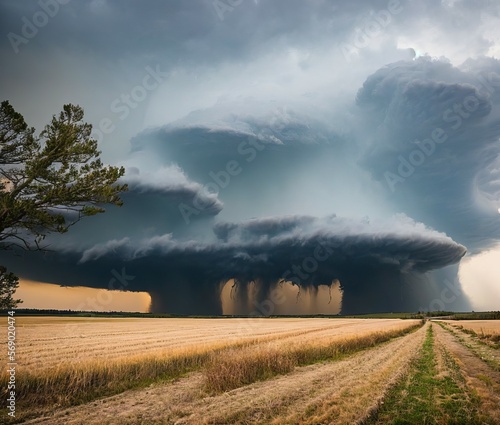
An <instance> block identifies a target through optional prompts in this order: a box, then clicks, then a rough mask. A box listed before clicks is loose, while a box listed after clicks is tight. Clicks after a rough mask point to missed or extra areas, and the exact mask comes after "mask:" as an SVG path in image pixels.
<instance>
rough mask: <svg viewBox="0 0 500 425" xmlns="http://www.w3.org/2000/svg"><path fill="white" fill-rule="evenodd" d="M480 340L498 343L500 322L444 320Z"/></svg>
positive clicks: (499, 339)
mask: <svg viewBox="0 0 500 425" xmlns="http://www.w3.org/2000/svg"><path fill="white" fill-rule="evenodd" d="M444 322H446V323H450V324H451V325H453V326H455V327H457V328H458V329H461V330H463V331H465V332H467V333H469V334H472V335H474V336H476V337H478V338H480V339H482V340H486V341H490V342H493V343H497V344H498V343H500V320H444Z"/></svg>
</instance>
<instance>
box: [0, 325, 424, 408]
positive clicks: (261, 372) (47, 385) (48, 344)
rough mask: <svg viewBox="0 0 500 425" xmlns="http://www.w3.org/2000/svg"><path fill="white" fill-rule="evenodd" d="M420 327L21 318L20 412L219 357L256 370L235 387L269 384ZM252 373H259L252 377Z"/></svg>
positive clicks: (142, 382)
mask: <svg viewBox="0 0 500 425" xmlns="http://www.w3.org/2000/svg"><path fill="white" fill-rule="evenodd" d="M415 323H417V321H411V320H407V321H402V320H397V319H387V320H380V319H374V320H369V319H366V320H356V319H252V320H250V319H87V318H82V319H76V318H71V319H64V318H43V317H42V318H39V317H38V318H31V317H30V318H18V319H17V321H16V325H17V331H18V332H17V352H18V359H17V361H18V365H19V366H18V373H17V383H16V386H17V388H16V392H17V402H18V407H19V411H20V412H27V413H30V411H31V414H33V413H34V410H37V411H41V410H43V409H44V408H47V407H54V406H69V405H74V404H79V403H83V402H88V401H90V400H93V399H95V398H97V397H100V396H104V395H111V394H117V393H120V392H123V391H124V390H127V389H131V388H136V387H143V386H146V385H148V384H149V383H152V382H155V381H158V380H168V379H172V378H176V377H179V376H181V375H183V374H185V373H186V372H189V371H192V370H199V369H202V368H204V367H207V368H208V369H209V370H210V368H212V367H213V364H214V363H213V362H214V359H215V358H218V359H226V360H228V359H231V358H233V359H235V357H232V356H237V355H241V356H243V357H242V358H241V360H242V363H241V368H243V369H244V368H245V367H246V366H245V365H247V366H249V368H248V369H246V370H244V371H243V372H239V373H240V377H239V378H237V380H236V381H235V382H238V380H240V381H241V380H243V381H245V380H249V379H250V381H252V380H253V381H254V380H256V379H264V378H265V377H267V376H272V375H275V374H281V373H286V372H287V371H290V370H291V369H293V367H295V366H296V365H298V364H306V363H310V362H313V361H317V360H320V359H322V358H325V356H330V355H331V354H332V353H334V350H333V347H334V346H335V347H336V350H342V349H343V348H341V347H343V345H342V344H341V342H340V341H341V340H345V344H349V341H354V340H356V338H357V336H367V335H371V334H378V333H381V334H384V335H386V334H387V335H389V334H390V333H391V332H392V333H393V334H394V335H395V334H397V333H398V332H401V331H402V330H404V329H406V328H408V327H411V326H413V325H415ZM381 329H383V331H381ZM349 335H351V336H349ZM356 335H357V336H356ZM372 338H373V337H372ZM377 338H378V337H375V340H373V339H370V341H371V342H370V343H368V342H365V344H366V346H370V344H372V345H373V344H376V343H377V342H376V341H378V340H377ZM368 340H369V339H367V340H366V341H368ZM332 344H333V345H332ZM344 349H346V348H344ZM284 353H285V354H284ZM233 361H234V360H233ZM224 364H229V363H222V362H220V363H219V366H218V367H219V370H221V369H222V368H223V367H224V366H223V365H224ZM256 364H259V365H260V366H259V367H256V366H255V365H256ZM252 365H253V366H252ZM233 372H235V371H234V370H233ZM228 373H231V372H230V371H229V370H228ZM252 373H256V374H257V375H255V376H253V377H251V375H252ZM226 376H227V373H226ZM249 377H250V378H249ZM6 380H7V375H6V373H5V372H4V373H3V374H2V376H1V379H0V388H3V389H5V388H7V386H6ZM231 385H233V387H234V385H235V383H232V384H231ZM4 395H5V394H3V393H1V394H0V396H1V397H3V396H4ZM35 406H36V409H35Z"/></svg>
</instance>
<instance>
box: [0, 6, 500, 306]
mask: <svg viewBox="0 0 500 425" xmlns="http://www.w3.org/2000/svg"><path fill="white" fill-rule="evenodd" d="M499 20H500V4H499V3H498V2H497V1H490V0H484V1H478V0H469V1H460V0H455V1H454V0H443V1H436V0H424V1H418V2H415V1H412V2H410V1H405V0H400V1H398V0H391V1H359V2H341V1H326V0H311V1H303V0H231V1H230V0H219V1H214V0H206V1H205V0H194V1H181V0H161V1H160V0H148V1H142V2H139V1H132V0H121V1H119V0H92V1H85V2H81V1H76V0H72V1H67V0H39V1H22V2H21V1H18V0H0V27H1V33H2V37H1V39H0V40H1V41H0V54H1V58H2V66H1V67H0V93H1V98H2V99H8V100H10V102H11V104H12V105H13V106H14V107H15V108H16V110H18V111H19V112H21V113H22V114H23V115H24V117H25V119H26V121H27V122H28V124H30V125H33V126H35V127H36V128H37V129H38V130H41V129H42V128H43V125H44V124H46V123H47V122H48V121H49V120H50V118H51V116H52V115H53V114H55V113H57V112H58V111H59V110H60V109H61V107H62V105H63V104H65V103H75V104H79V105H81V106H82V107H84V109H85V113H86V120H87V121H88V122H90V123H92V124H93V125H94V133H93V135H94V137H95V138H96V139H98V140H99V143H100V145H99V146H100V149H101V150H102V152H103V155H102V156H103V159H104V161H106V162H107V163H110V164H115V165H118V164H119V165H124V166H125V167H126V168H127V173H126V176H125V181H126V182H128V183H129V185H130V188H131V190H130V192H129V193H127V194H126V195H124V201H125V205H124V207H122V208H121V209H116V208H111V209H110V210H109V211H108V212H106V214H104V215H102V216H99V217H93V218H89V219H88V220H85V222H82V223H79V224H78V225H77V226H75V227H74V228H72V229H71V232H70V233H69V234H67V235H64V236H61V237H53V238H50V239H49V241H50V243H51V244H52V247H54V248H55V249H56V250H57V251H58V252H59V254H57V255H56V254H54V255H49V256H44V257H41V256H33V257H32V256H24V257H13V256H11V255H9V254H5V253H2V257H1V259H0V260H1V261H2V262H3V263H5V264H6V265H8V266H9V267H10V268H12V270H13V271H15V272H16V273H17V274H19V275H20V276H21V277H22V278H23V279H29V280H30V281H43V282H49V283H57V284H62V285H69V286H73V285H84V286H90V287H96V288H105V289H106V288H108V289H109V287H110V286H109V282H110V279H112V278H113V274H112V270H115V271H116V270H118V271H119V270H121V269H122V268H123V267H126V268H127V270H129V274H130V275H133V276H134V278H133V279H131V280H130V281H125V283H126V285H125V286H123V284H122V286H121V287H119V289H130V290H134V291H147V292H149V293H150V294H151V295H152V300H153V301H152V302H153V309H155V310H157V311H165V310H172V309H173V310H176V311H177V312H206V313H210V314H211V313H214V312H215V313H220V312H221V311H222V310H221V309H222V306H221V301H220V291H221V288H222V286H223V283H221V282H225V281H227V280H229V279H233V278H234V279H236V284H235V291H234V293H235V295H234V301H235V305H236V306H237V307H234V306H233V307H234V308H233V309H232V310H231V311H233V310H234V311H240V312H243V313H248V312H251V311H252V310H253V309H254V308H255V305H256V304H258V303H260V304H262V302H264V301H266V300H269V299H270V297H271V295H270V294H271V291H272V290H273V289H275V288H276V285H277V283H278V282H279V281H280V280H281V279H283V280H286V281H292V282H294V283H296V284H297V285H298V286H297V288H301V290H303V291H304V293H305V294H308V296H311V297H324V296H325V294H327V293H328V291H327V292H325V291H319V292H315V291H316V290H317V288H318V286H319V285H330V286H332V287H338V284H337V279H338V280H340V286H341V288H342V289H343V290H344V299H343V308H344V310H343V311H344V312H358V311H359V312H361V311H375V310H378V311H380V310H387V309H415V310H416V309H432V308H434V307H436V309H437V308H441V307H444V308H446V309H451V308H456V309H471V308H473V309H476V310H481V309H500V301H498V300H500V271H499V268H498V267H497V264H498V261H499V260H500V248H499V241H500V214H499V212H500V159H499V152H500V61H499V59H500V22H499ZM318 246H321V247H322V249H323V250H324V251H322V252H321V254H318V252H319V250H318V249H319V248H318ZM325 252H326V254H325ZM465 252H467V254H465ZM323 254H324V255H323ZM464 254H465V257H463V256H464ZM318 256H319V258H318ZM311 258H312V260H309V259H311ZM28 264H30V267H28ZM294 267H295V268H294ZM304 269H306V270H305V271H304ZM308 270H309V271H308ZM288 272H289V273H288ZM287 273H288V274H287ZM122 281H123V279H122ZM129 282H130V284H129ZM232 282H233V281H232ZM251 282H254V283H252V284H251ZM249 285H254V286H256V287H257V290H256V293H254V294H253V295H249V291H250V290H249ZM335 285H337V286H335ZM118 286H119V285H114V287H115V288H116V287H118ZM452 287H453V288H452ZM451 288H452V289H451ZM457 288H458V289H457ZM462 290H463V291H462ZM311 291H312V292H311ZM443 291H445V292H443ZM254 292H255V291H254ZM287 293H288V292H287ZM450 294H451V295H450ZM289 298H290V297H289ZM293 302H295V300H293ZM226 303H227V300H226ZM309 304H310V305H311V312H312V313H313V312H314V305H317V303H316V304H315V303H314V302H310V303H309ZM309 304H308V305H309ZM336 308H337V307H336ZM238 309H239V310H238ZM277 310H279V309H277ZM284 310H285V309H283V311H284ZM287 311H290V310H287ZM300 311H301V312H303V311H304V309H301V310H300Z"/></svg>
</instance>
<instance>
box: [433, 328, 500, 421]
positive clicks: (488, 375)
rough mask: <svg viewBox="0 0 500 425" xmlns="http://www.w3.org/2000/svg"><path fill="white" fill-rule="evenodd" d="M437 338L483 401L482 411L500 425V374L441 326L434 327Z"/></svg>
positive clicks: (470, 386) (468, 384) (469, 385)
mask: <svg viewBox="0 0 500 425" xmlns="http://www.w3.org/2000/svg"><path fill="white" fill-rule="evenodd" d="M434 330H435V332H436V338H437V339H438V340H439V342H440V343H441V344H443V346H444V347H445V348H446V350H447V351H448V352H449V353H450V354H451V355H452V356H453V357H454V359H455V361H456V362H457V364H458V365H459V367H460V370H461V372H462V374H463V376H464V378H465V380H466V383H467V386H468V387H469V388H471V389H473V390H474V391H475V392H476V393H477V395H478V396H479V397H480V400H481V410H482V411H483V412H485V413H486V414H487V415H489V416H490V417H491V418H492V419H493V420H494V423H497V424H498V423H500V372H497V371H495V370H493V369H492V368H491V367H490V366H489V365H488V364H487V363H486V362H484V361H483V360H481V359H480V358H479V357H478V356H477V355H476V354H474V353H473V352H472V351H471V350H470V349H469V348H467V347H466V346H465V345H463V344H462V343H461V342H460V341H459V340H458V338H457V337H456V336H454V335H453V334H452V333H451V332H450V331H447V330H445V329H443V328H442V327H441V326H439V325H437V326H434Z"/></svg>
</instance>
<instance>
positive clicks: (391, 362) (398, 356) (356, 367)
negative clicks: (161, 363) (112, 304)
mask: <svg viewBox="0 0 500 425" xmlns="http://www.w3.org/2000/svg"><path fill="white" fill-rule="evenodd" d="M425 328H427V326H425V327H423V328H421V329H419V330H417V331H416V332H412V333H410V334H408V335H406V336H404V337H399V338H396V339H394V340H392V341H389V342H387V343H383V344H381V345H379V346H376V347H374V348H371V349H368V350H364V351H362V352H359V353H357V354H354V355H351V356H350V357H347V358H345V359H343V360H339V361H335V362H323V363H318V364H314V365H310V366H305V367H299V368H296V369H295V371H293V372H292V373H289V374H287V375H283V376H279V377H276V378H273V379H269V380H267V381H263V382H257V383H254V384H251V385H247V386H245V387H241V388H238V389H235V390H232V391H229V392H226V393H223V394H218V395H210V394H207V393H206V392H205V390H204V385H203V376H202V374H201V373H194V374H191V375H189V376H187V377H184V378H182V379H178V380H176V381H174V382H173V383H170V384H156V385H152V386H151V387H149V388H147V389H143V390H134V391H127V392H125V393H122V394H120V395H117V396H113V397H109V398H106V399H103V400H99V401H95V402H92V403H88V404H85V405H82V406H77V407H73V408H69V409H64V410H61V411H58V412H55V413H54V415H53V416H51V417H47V418H40V419H36V420H32V421H29V422H26V423H29V424H53V425H62V424H65V425H66V424H67V425H77V424H89V425H91V424H108V425H114V424H116V425H118V424H120V425H122V424H124V425H125V424H138V423H147V424H176V425H187V424H197V425H198V424H200V425H201V424H243V423H244V424H252V423H255V424H257V423H268V424H290V423H297V424H299V423H300V424H314V425H318V424H322V423H325V424H326V423H332V422H333V421H334V422H335V423H336V424H352V423H356V422H358V421H360V420H362V419H364V418H365V417H366V416H367V415H368V414H369V412H370V411H372V410H373V409H375V408H376V407H377V406H378V404H379V403H380V402H381V400H382V399H383V396H384V394H385V392H386V391H387V389H388V388H389V387H390V386H391V385H392V383H393V382H395V380H397V379H398V378H399V377H400V376H401V374H402V373H403V372H404V371H405V369H406V367H407V366H408V364H409V362H410V361H411V360H412V359H413V358H414V357H415V356H416V355H417V354H418V352H419V348H420V346H421V345H422V342H423V339H424V336H425Z"/></svg>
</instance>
